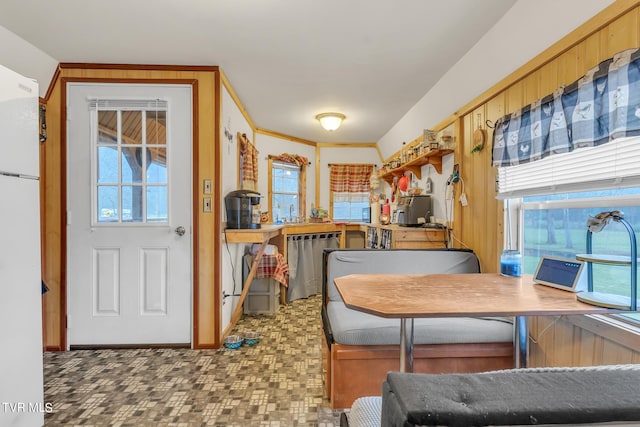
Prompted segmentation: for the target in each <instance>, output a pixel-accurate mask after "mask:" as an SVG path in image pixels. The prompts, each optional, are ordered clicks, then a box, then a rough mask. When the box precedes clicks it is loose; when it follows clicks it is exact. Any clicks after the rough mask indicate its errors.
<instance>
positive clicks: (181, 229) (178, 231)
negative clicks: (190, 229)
mask: <svg viewBox="0 0 640 427" xmlns="http://www.w3.org/2000/svg"><path fill="white" fill-rule="evenodd" d="M175 231H176V234H177V235H178V236H184V233H186V232H187V230H185V228H184V227H183V226H179V227H178V228H176V230H175Z"/></svg>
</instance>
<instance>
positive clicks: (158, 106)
mask: <svg viewBox="0 0 640 427" xmlns="http://www.w3.org/2000/svg"><path fill="white" fill-rule="evenodd" d="M87 102H88V103H89V110H103V111H104V110H128V111H143V110H152V111H167V109H168V105H169V102H168V101H165V100H162V99H88V100H87Z"/></svg>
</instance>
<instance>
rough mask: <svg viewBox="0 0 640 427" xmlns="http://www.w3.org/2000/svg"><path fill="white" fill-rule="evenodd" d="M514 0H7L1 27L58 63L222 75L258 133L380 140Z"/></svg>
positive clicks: (313, 138)
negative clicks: (337, 119) (183, 68)
mask: <svg viewBox="0 0 640 427" xmlns="http://www.w3.org/2000/svg"><path fill="white" fill-rule="evenodd" d="M515 1H516V0H446V1H445V0H348V1H345V0H322V1H318V0H315V1H313V0H224V1H223V0H182V1H178V0H153V1H150V0H108V1H87V0H59V1H51V0H2V1H0V25H1V26H3V27H5V28H7V29H8V30H10V31H12V32H13V33H15V34H17V35H18V36H20V37H21V38H23V39H25V40H26V41H28V42H30V43H31V44H33V45H34V46H36V47H38V48H39V49H41V50H42V51H44V52H45V53H47V54H48V55H50V56H52V57H53V58H55V59H56V60H57V61H59V62H96V63H131V64H134V63H135V64H186V65H218V66H220V67H221V69H222V70H223V72H224V73H225V74H226V75H227V77H228V79H229V81H230V83H231V85H232V87H233V88H234V90H235V92H236V93H237V94H238V96H239V98H240V100H241V101H242V103H243V105H244V107H245V108H246V110H247V112H248V113H249V115H250V117H251V119H252V120H253V122H254V124H255V125H256V126H257V127H259V128H264V129H269V130H273V131H277V132H281V133H284V134H287V135H291V136H295V137H298V138H303V139H307V140H311V141H317V142H377V141H378V140H379V139H380V138H381V137H382V136H383V135H384V134H385V133H386V132H387V131H388V130H389V129H390V128H391V127H392V126H393V125H394V124H395V123H396V122H398V120H400V118H402V116H403V115H404V114H405V113H406V112H407V111H408V110H409V109H410V108H411V107H412V106H413V105H414V104H415V103H416V102H417V101H418V100H419V99H420V98H422V97H423V95H424V94H425V93H427V91H428V90H429V89H430V88H431V87H432V86H433V85H434V84H435V83H436V82H437V81H438V80H439V79H440V78H441V76H442V75H443V74H444V73H445V72H446V71H447V70H448V69H449V68H450V67H451V66H452V65H454V64H455V63H456V62H457V61H458V60H459V59H460V58H461V57H462V56H463V55H464V54H465V53H466V52H467V51H468V50H469V49H470V48H471V47H472V46H473V45H474V44H475V43H476V42H477V41H478V40H479V39H480V38H481V37H482V35H483V34H484V33H486V32H487V31H488V30H489V29H490V28H491V27H492V26H493V25H494V24H495V23H496V22H497V21H498V20H499V19H500V17H502V16H503V15H504V14H505V13H506V11H507V10H508V9H509V8H510V7H511V6H512V5H513V4H514V3H515ZM326 111H338V112H341V113H343V114H345V115H346V116H347V119H346V120H345V122H344V123H343V126H342V127H341V128H340V129H339V130H337V131H336V132H332V133H329V132H326V131H324V130H322V129H321V128H320V126H319V124H318V123H317V121H316V120H315V119H314V117H315V115H316V114H319V113H322V112H326ZM449 113H450V112H449ZM425 125H428V124H425Z"/></svg>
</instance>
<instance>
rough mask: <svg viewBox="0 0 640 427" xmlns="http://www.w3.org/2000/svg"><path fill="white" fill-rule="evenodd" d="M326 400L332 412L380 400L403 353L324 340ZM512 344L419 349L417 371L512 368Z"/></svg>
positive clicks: (396, 349)
mask: <svg viewBox="0 0 640 427" xmlns="http://www.w3.org/2000/svg"><path fill="white" fill-rule="evenodd" d="M322 346H323V348H322V359H323V361H322V366H323V369H324V384H325V396H326V397H327V398H328V399H329V400H330V401H331V408H332V409H344V408H350V407H351V405H352V404H353V401H354V400H356V399H357V398H359V397H363V396H381V395H382V383H383V382H384V381H385V379H386V377H387V372H389V371H398V370H399V367H400V349H399V346H393V345H379V346H370V345H362V346H357V345H342V344H336V343H333V344H332V345H331V348H329V346H328V345H327V342H326V340H325V339H324V337H323V338H322ZM513 366H514V365H513V344H512V343H487V344H432V345H416V346H415V349H414V371H415V372H422V373H466V372H484V371H492V370H498V369H510V368H513Z"/></svg>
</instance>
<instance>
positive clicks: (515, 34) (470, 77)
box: [378, 0, 613, 158]
mask: <svg viewBox="0 0 640 427" xmlns="http://www.w3.org/2000/svg"><path fill="white" fill-rule="evenodd" d="M611 3H613V0H562V1H558V0H536V1H532V0H518V2H516V4H515V5H514V6H513V7H512V8H511V9H510V10H509V11H508V12H507V13H506V14H505V15H504V16H503V17H502V19H501V20H500V21H499V22H498V23H497V24H496V25H495V26H494V27H493V28H492V29H491V30H490V31H489V32H487V34H485V35H484V36H483V37H482V38H481V39H480V40H479V41H478V43H477V44H476V45H475V46H474V47H472V48H471V50H469V52H468V53H467V54H466V55H465V56H464V57H463V58H462V59H460V61H458V62H457V63H456V64H455V65H454V66H453V67H452V68H451V69H450V70H449V71H448V72H447V73H446V74H445V75H444V77H442V79H440V81H439V82H438V83H437V84H436V85H435V86H434V87H433V88H432V89H431V90H430V91H429V92H427V93H426V94H425V95H424V96H423V97H422V99H421V100H420V101H418V103H416V105H414V106H413V107H412V108H411V109H410V110H409V111H408V112H407V114H406V115H405V116H404V117H403V118H402V119H401V120H400V121H399V122H398V123H396V124H395V125H394V126H393V127H392V128H391V129H390V130H389V132H387V134H386V135H384V136H383V137H382V138H381V139H380V141H378V145H379V147H380V151H381V152H382V155H383V157H385V158H387V157H389V156H391V155H392V154H393V153H394V152H396V151H397V150H399V149H400V144H399V141H411V140H413V139H415V138H417V137H418V136H420V135H421V134H422V131H423V129H430V128H431V127H433V126H435V125H437V124H438V123H440V122H441V121H442V120H444V119H446V118H447V117H449V116H450V115H451V114H453V113H454V112H455V111H457V110H458V109H459V108H461V107H463V106H464V105H465V104H467V103H468V102H470V101H472V100H473V99H474V98H475V97H477V96H478V95H480V94H482V93H483V92H484V91H486V90H487V89H489V88H491V87H492V86H493V85H495V84H496V83H497V82H499V81H500V80H502V79H503V78H505V77H506V76H508V75H509V74H510V73H512V72H513V71H515V70H516V69H518V68H519V67H520V66H522V65H524V64H525V63H526V62H528V61H529V60H531V59H533V58H534V57H535V56H537V55H538V54H539V53H541V52H542V51H544V50H545V49H547V48H548V47H549V46H551V45H552V44H554V43H555V42H557V41H558V40H560V39H561V38H562V37H564V36H565V35H567V34H568V33H570V32H571V31H572V30H574V29H575V28H577V27H578V26H580V25H581V24H583V23H584V22H585V21H587V20H589V19H590V18H591V17H592V16H593V15H595V14H597V13H598V12H599V11H601V10H602V9H604V8H605V7H606V6H608V5H610V4H611Z"/></svg>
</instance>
